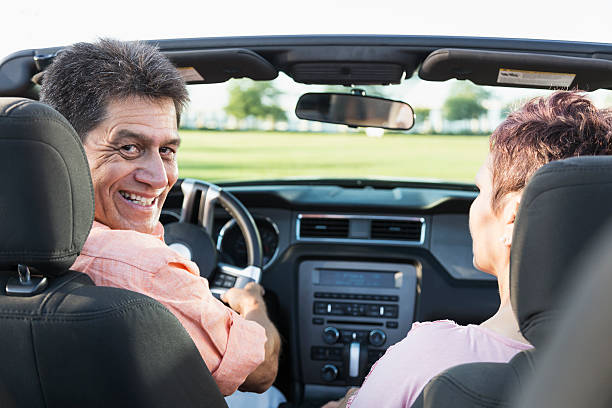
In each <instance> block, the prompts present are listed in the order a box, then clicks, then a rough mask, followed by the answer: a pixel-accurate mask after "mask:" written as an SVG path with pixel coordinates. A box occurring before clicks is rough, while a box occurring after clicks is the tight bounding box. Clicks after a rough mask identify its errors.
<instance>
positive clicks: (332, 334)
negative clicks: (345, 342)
mask: <svg viewBox="0 0 612 408" xmlns="http://www.w3.org/2000/svg"><path fill="white" fill-rule="evenodd" d="M339 338H340V332H339V331H338V329H336V328H335V327H331V326H330V327H326V328H325V330H323V341H324V342H325V343H327V344H335V343H336V342H337V341H338V339H339Z"/></svg>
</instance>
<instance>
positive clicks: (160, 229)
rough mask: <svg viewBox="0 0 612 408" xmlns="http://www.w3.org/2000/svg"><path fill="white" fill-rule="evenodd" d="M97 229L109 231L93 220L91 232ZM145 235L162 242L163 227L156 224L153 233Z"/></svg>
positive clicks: (105, 226)
mask: <svg viewBox="0 0 612 408" xmlns="http://www.w3.org/2000/svg"><path fill="white" fill-rule="evenodd" d="M98 228H101V229H105V230H110V229H111V228H110V227H109V226H107V225H105V224H102V223H101V222H98V221H95V220H94V222H93V225H92V227H91V229H92V230H93V229H98ZM141 234H142V233H141ZM147 235H152V236H154V237H155V238H157V239H159V240H160V241H162V242H164V226H163V225H162V224H161V222H157V225H156V226H155V228H154V229H153V232H152V233H151V234H147Z"/></svg>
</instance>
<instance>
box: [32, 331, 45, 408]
mask: <svg viewBox="0 0 612 408" xmlns="http://www.w3.org/2000/svg"><path fill="white" fill-rule="evenodd" d="M32 323H33V322H32V321H30V338H31V339H32V353H33V354H34V368H35V370H36V378H37V379H38V386H39V387H40V394H41V395H42V399H43V403H44V404H45V406H48V405H49V404H48V403H47V396H46V395H45V389H44V387H43V385H42V379H41V378H40V370H39V367H38V365H39V362H38V353H37V352H36V344H35V342H34V325H33V324H32Z"/></svg>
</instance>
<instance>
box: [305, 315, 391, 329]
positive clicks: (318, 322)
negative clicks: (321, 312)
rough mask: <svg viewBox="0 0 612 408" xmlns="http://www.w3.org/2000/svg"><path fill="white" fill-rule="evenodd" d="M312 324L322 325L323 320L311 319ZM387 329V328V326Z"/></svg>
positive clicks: (319, 318) (320, 318)
mask: <svg viewBox="0 0 612 408" xmlns="http://www.w3.org/2000/svg"><path fill="white" fill-rule="evenodd" d="M312 324H323V318H322V317H313V318H312ZM387 327H389V326H387Z"/></svg>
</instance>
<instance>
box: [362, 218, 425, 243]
mask: <svg viewBox="0 0 612 408" xmlns="http://www.w3.org/2000/svg"><path fill="white" fill-rule="evenodd" d="M422 226H423V222H422V221H404V220H393V219H387V220H376V219H374V220H372V224H371V226H370V238H371V239H381V240H399V241H415V242H420V241H421V229H422Z"/></svg>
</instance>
